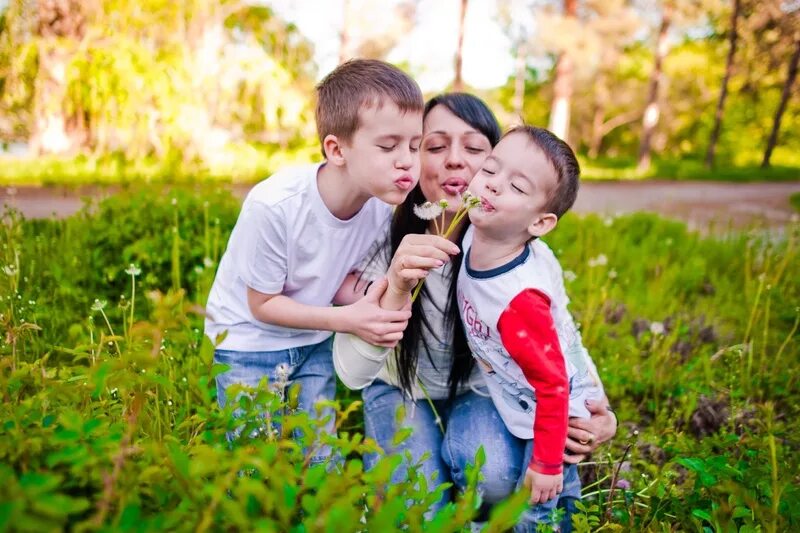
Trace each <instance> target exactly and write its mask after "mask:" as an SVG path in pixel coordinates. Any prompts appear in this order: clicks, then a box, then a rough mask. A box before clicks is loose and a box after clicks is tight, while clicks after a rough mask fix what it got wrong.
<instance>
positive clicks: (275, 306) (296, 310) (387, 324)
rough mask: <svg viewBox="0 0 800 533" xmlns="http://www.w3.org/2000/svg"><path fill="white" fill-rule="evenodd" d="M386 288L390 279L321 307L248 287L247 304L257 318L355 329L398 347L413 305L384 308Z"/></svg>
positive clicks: (368, 338) (290, 325) (287, 324)
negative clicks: (341, 303) (356, 295)
mask: <svg viewBox="0 0 800 533" xmlns="http://www.w3.org/2000/svg"><path fill="white" fill-rule="evenodd" d="M385 290H386V282H385V281H381V282H380V283H378V282H376V283H374V284H373V286H372V287H370V290H369V291H368V292H367V295H366V296H364V297H363V298H361V299H360V300H358V301H357V302H355V303H353V304H351V305H346V306H342V307H329V306H326V307H317V306H313V305H306V304H301V303H299V302H296V301H294V300H292V299H291V298H289V297H288V296H284V295H282V294H264V293H262V292H259V291H257V290H255V289H252V288H250V287H248V288H247V304H248V306H249V308H250V312H251V313H252V314H253V317H255V318H256V319H257V320H260V321H261V322H265V323H267V324H273V325H276V326H282V327H286V328H295V329H315V330H324V331H334V332H339V333H352V334H354V335H358V336H359V337H361V338H362V339H364V340H366V341H367V342H369V343H370V344H374V345H376V346H384V347H390V348H391V347H394V346H395V345H396V344H397V342H398V341H399V340H400V339H401V338H402V336H403V331H404V330H405V329H406V325H407V324H408V319H409V318H411V311H410V310H409V309H404V310H399V311H390V310H386V309H381V307H380V305H378V301H379V299H380V297H381V295H382V294H383V292H384V291H385Z"/></svg>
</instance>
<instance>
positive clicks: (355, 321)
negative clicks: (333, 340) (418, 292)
mask: <svg viewBox="0 0 800 533" xmlns="http://www.w3.org/2000/svg"><path fill="white" fill-rule="evenodd" d="M387 286H388V282H387V280H386V278H382V279H380V280H378V281H376V282H375V283H373V284H372V286H371V287H370V288H369V290H368V291H367V295H366V296H364V297H363V298H361V299H360V300H358V301H357V302H356V303H354V304H351V305H346V306H344V307H340V308H339V309H341V310H342V313H343V320H344V323H343V327H342V328H341V331H344V332H346V333H352V334H353V335H357V336H359V337H361V338H362V339H364V340H365V341H366V342H368V343H370V344H373V345H375V346H383V347H384V348H394V347H395V346H396V345H397V343H398V342H400V339H402V338H403V331H405V329H406V326H407V325H408V319H409V318H411V306H410V305H406V306H405V307H404V308H403V309H401V310H399V311H388V310H386V309H383V308H382V307H381V306H380V305H379V302H380V298H381V296H383V293H384V292H386V288H387ZM409 298H410V297H409Z"/></svg>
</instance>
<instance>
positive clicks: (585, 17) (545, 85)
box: [0, 0, 800, 184]
mask: <svg viewBox="0 0 800 533" xmlns="http://www.w3.org/2000/svg"><path fill="white" fill-rule="evenodd" d="M352 57H372V58H380V59H385V60H388V61H390V62H392V63H394V64H397V65H399V66H401V67H402V68H404V69H405V70H407V71H408V72H409V73H411V74H412V75H413V76H414V77H415V78H416V79H417V80H418V82H419V83H420V86H421V87H422V89H423V91H424V92H425V94H426V96H432V95H434V94H436V93H439V92H442V91H448V90H465V91H470V92H474V93H476V94H478V95H479V96H481V97H483V98H484V99H486V101H487V102H488V103H489V104H490V105H491V107H492V108H493V109H494V111H495V112H496V114H497V115H498V118H500V120H501V123H502V124H503V125H504V126H510V125H513V124H515V123H518V122H520V121H523V120H524V121H526V122H528V123H532V124H536V125H546V126H549V127H550V129H552V130H553V131H555V132H556V133H557V134H558V135H560V136H561V137H562V138H565V139H567V140H568V142H569V143H570V144H571V145H572V146H573V147H574V148H575V149H576V150H577V151H578V152H579V153H580V155H581V157H582V162H583V166H584V175H585V176H586V177H588V178H640V177H659V178H683V179H686V178H689V179H727V180H731V179H735V180H740V179H745V180H767V179H769V180H776V179H779V180H795V179H800V102H799V101H798V94H797V93H798V90H797V83H795V78H796V75H797V67H798V58H799V57H800V1H798V0H763V1H756V0H671V1H655V0H628V1H626V0H602V1H601V0H580V1H579V0H562V1H556V0H369V1H368V0H325V1H323V0H306V1H291V0H275V1H263V2H255V1H251V2H248V1H241V0H221V1H220V0H217V1H212V0H140V1H137V2H128V1H125V0H0V183H4V184H49V183H59V184H70V183H118V182H128V181H139V180H147V181H152V180H161V181H196V180H206V179H220V180H226V181H227V180H233V181H236V182H245V183H249V182H253V181H256V180H258V179H260V178H262V177H264V176H265V175H267V174H268V173H270V172H271V171H272V170H274V169H275V168H276V167H278V166H280V165H283V164H285V163H287V162H292V161H302V160H310V159H314V158H316V157H317V155H316V154H317V153H318V149H317V140H316V138H315V134H314V122H313V106H314V101H313V100H314V91H313V88H314V84H315V82H317V81H318V80H319V79H320V78H321V77H323V76H324V75H325V74H326V73H327V72H329V71H330V70H331V69H333V68H334V67H335V66H336V65H337V64H338V63H340V62H342V61H345V60H347V59H348V58H352Z"/></svg>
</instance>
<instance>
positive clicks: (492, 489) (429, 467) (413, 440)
mask: <svg viewBox="0 0 800 533" xmlns="http://www.w3.org/2000/svg"><path fill="white" fill-rule="evenodd" d="M362 398H363V400H364V430H365V433H366V435H367V437H370V438H372V439H374V440H375V441H376V442H377V443H378V444H379V445H380V446H381V448H382V449H383V450H384V451H385V452H386V453H387V454H391V453H405V452H406V451H408V452H410V453H411V457H412V460H413V461H414V462H417V461H419V458H420V457H421V456H422V455H423V454H424V453H425V452H429V453H430V454H432V455H431V457H430V458H429V459H428V460H427V461H425V462H424V463H423V464H422V473H423V474H424V475H425V477H426V478H427V479H428V480H429V481H430V480H431V479H432V477H433V476H434V474H435V475H436V480H435V481H433V482H432V483H430V484H429V486H437V485H439V484H441V483H447V482H452V483H453V484H454V486H455V488H456V489H463V488H465V487H466V484H467V480H466V467H467V464H469V463H474V462H475V453H476V452H477V451H478V448H479V447H480V446H483V447H484V450H485V451H486V463H485V464H484V465H483V467H482V468H481V473H482V475H483V481H481V483H480V485H479V487H478V490H479V491H480V492H481V494H482V498H483V501H484V502H485V503H487V504H493V503H497V502H499V501H501V500H503V499H504V498H506V497H508V496H509V495H510V494H511V493H512V492H513V491H514V487H515V486H516V483H517V480H518V479H519V477H520V475H521V474H522V472H521V470H520V465H522V464H523V462H524V461H523V453H524V450H525V441H524V440H521V439H518V438H516V437H514V436H513V435H511V434H510V433H509V432H508V430H507V429H506V426H505V424H504V423H503V420H502V419H501V418H500V415H499V414H498V413H497V409H495V407H494V404H493V403H492V400H491V399H490V398H488V397H484V396H481V395H480V394H476V393H475V392H472V391H469V392H466V393H464V394H461V395H459V396H457V397H456V399H455V400H454V402H453V404H452V405H450V406H447V405H446V402H445V401H444V400H435V401H434V402H433V403H434V406H435V407H436V410H437V411H438V413H439V416H440V417H441V423H442V425H443V426H444V427H445V433H444V434H442V431H441V429H440V428H439V425H438V424H437V423H436V415H435V414H434V412H433V410H432V409H431V407H430V405H429V404H428V401H427V400H426V399H422V400H418V401H416V402H414V401H412V400H411V399H409V398H404V397H403V394H402V392H401V391H400V389H398V388H397V387H394V386H391V385H388V384H386V383H384V382H383V381H380V380H376V381H375V382H374V383H373V384H372V385H370V386H369V387H367V388H366V389H364V391H363V393H362ZM401 405H403V406H404V407H405V416H404V418H403V420H402V422H401V423H400V424H399V425H398V424H397V422H396V419H395V418H396V417H395V414H396V412H397V409H398V408H399V407H400V406H401ZM401 427H402V428H405V427H410V428H412V429H413V433H412V434H411V436H410V437H408V438H407V439H406V440H405V441H403V442H402V443H400V445H399V446H397V447H393V446H392V440H393V438H394V435H395V433H396V432H397V430H398V429H400V428H401ZM377 460H378V457H377V456H376V455H372V454H371V455H369V456H367V457H365V458H364V462H365V465H366V466H367V468H371V467H372V466H374V465H375V463H376V462H377ZM405 479H407V469H406V467H405V466H401V467H400V468H398V469H397V470H396V471H395V472H394V474H393V476H392V482H394V483H399V482H402V481H404V480H405ZM451 498H452V494H451V491H449V490H448V491H446V492H445V493H444V495H443V496H442V500H441V501H440V502H438V503H437V504H435V505H434V506H432V507H431V510H430V512H432V513H433V512H436V511H437V510H439V509H440V508H441V507H442V506H443V505H445V504H446V503H447V502H448V501H450V500H451Z"/></svg>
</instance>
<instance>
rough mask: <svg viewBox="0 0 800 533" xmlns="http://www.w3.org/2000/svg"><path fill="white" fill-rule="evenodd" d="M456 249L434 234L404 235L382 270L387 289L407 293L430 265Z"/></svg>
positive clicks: (434, 265) (439, 264)
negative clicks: (387, 266) (384, 269)
mask: <svg viewBox="0 0 800 533" xmlns="http://www.w3.org/2000/svg"><path fill="white" fill-rule="evenodd" d="M459 252H460V250H459V249H458V246H456V245H455V244H453V243H452V242H450V241H448V240H447V239H445V238H444V237H439V236H438V235H418V234H413V233H410V234H408V235H406V236H405V237H403V240H402V241H401V242H400V246H398V247H397V251H396V252H395V253H394V257H393V258H392V263H391V265H389V271H388V272H387V273H386V277H387V279H388V280H389V290H390V291H392V292H394V293H405V292H408V293H410V292H411V291H413V290H414V287H416V286H417V283H419V281H420V280H421V279H424V278H425V276H427V275H428V272H429V271H430V270H431V269H432V268H438V267H440V266H442V265H444V264H445V263H446V262H447V261H449V260H450V256H451V255H456V254H458V253H459Z"/></svg>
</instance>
